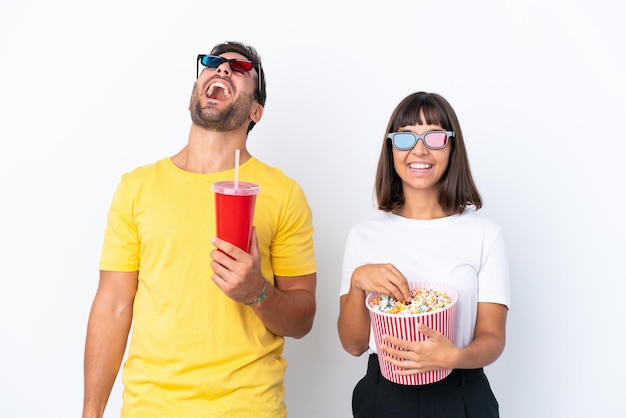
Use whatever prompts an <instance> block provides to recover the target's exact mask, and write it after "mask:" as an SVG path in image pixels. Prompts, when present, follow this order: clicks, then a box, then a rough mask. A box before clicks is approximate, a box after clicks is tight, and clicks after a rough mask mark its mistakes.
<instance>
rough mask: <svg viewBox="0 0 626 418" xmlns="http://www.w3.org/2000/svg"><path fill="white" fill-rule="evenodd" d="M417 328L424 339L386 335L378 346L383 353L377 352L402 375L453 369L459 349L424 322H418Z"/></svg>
mask: <svg viewBox="0 0 626 418" xmlns="http://www.w3.org/2000/svg"><path fill="white" fill-rule="evenodd" d="M417 330H418V331H419V332H420V333H422V334H424V335H425V336H426V337H427V338H426V340H425V341H407V340H401V339H399V338H395V337H392V336H390V335H387V336H385V337H384V339H385V342H386V343H387V344H382V345H381V347H380V349H381V350H382V351H383V353H378V354H379V355H383V356H385V360H387V361H388V362H389V363H391V364H393V365H394V366H396V367H397V368H398V370H396V373H397V374H399V375H402V376H408V375H413V374H417V373H424V372H429V371H433V370H443V369H454V368H455V363H456V362H455V359H456V357H457V355H458V353H459V351H460V350H459V349H458V348H457V347H456V346H455V345H454V344H452V342H451V341H450V340H448V339H447V338H446V337H445V336H444V335H443V334H441V333H440V332H437V331H435V330H434V329H432V328H429V327H427V326H426V325H424V324H419V326H418V328H417ZM391 344H393V345H394V346H396V347H398V348H399V349H396V348H393V347H391V346H390V345H391Z"/></svg>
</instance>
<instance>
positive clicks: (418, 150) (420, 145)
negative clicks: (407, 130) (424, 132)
mask: <svg viewBox="0 0 626 418" xmlns="http://www.w3.org/2000/svg"><path fill="white" fill-rule="evenodd" d="M411 152H412V153H415V154H418V155H423V154H426V153H427V152H428V148H427V147H426V145H424V139H423V138H420V139H418V140H417V143H416V144H415V146H414V147H413V149H412V150H411Z"/></svg>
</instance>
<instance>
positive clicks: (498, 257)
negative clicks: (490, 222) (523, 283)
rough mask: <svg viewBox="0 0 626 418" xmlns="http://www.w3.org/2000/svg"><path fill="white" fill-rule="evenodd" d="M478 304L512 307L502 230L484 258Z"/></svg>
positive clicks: (479, 280) (480, 275) (507, 263)
mask: <svg viewBox="0 0 626 418" xmlns="http://www.w3.org/2000/svg"><path fill="white" fill-rule="evenodd" d="M478 302H491V303H500V304H503V305H506V306H507V307H510V305H511V288H510V272H509V260H508V254H507V251H506V244H505V239H504V235H503V233H502V230H499V231H498V232H497V234H496V235H495V239H494V240H493V242H492V245H491V246H489V247H487V248H486V251H485V254H484V256H483V263H482V267H481V269H480V272H479V274H478Z"/></svg>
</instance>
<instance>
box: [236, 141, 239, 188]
mask: <svg viewBox="0 0 626 418" xmlns="http://www.w3.org/2000/svg"><path fill="white" fill-rule="evenodd" d="M238 188H239V149H236V150H235V190H236V189H238Z"/></svg>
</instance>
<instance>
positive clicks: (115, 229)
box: [100, 176, 139, 271]
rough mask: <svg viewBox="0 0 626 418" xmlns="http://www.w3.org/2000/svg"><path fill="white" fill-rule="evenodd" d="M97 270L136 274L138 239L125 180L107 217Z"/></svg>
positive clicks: (116, 192) (137, 266)
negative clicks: (98, 268)
mask: <svg viewBox="0 0 626 418" xmlns="http://www.w3.org/2000/svg"><path fill="white" fill-rule="evenodd" d="M100 270H107V271H137V270H139V238H138V233H137V225H136V223H135V221H134V219H133V204H132V198H131V194H130V192H129V187H128V184H127V183H126V181H125V176H123V177H122V180H121V181H120V183H119V184H118V186H117V189H116V191H115V193H114V195H113V200H112V202H111V206H110V207H109V212H108V215H107V225H106V228H105V232H104V243H103V246H102V253H101V255H100Z"/></svg>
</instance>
